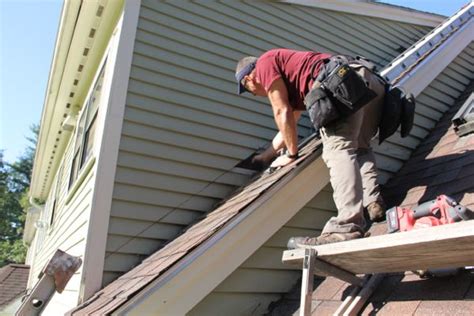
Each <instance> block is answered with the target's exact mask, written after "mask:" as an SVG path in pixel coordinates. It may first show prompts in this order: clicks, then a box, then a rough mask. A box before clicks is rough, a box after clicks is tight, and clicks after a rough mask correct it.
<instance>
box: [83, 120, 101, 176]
mask: <svg viewBox="0 0 474 316" xmlns="http://www.w3.org/2000/svg"><path fill="white" fill-rule="evenodd" d="M96 118H97V115H95V116H94V117H93V118H92V122H91V125H90V126H89V129H88V130H87V131H86V134H85V140H84V151H83V154H82V161H81V168H82V166H83V165H84V163H85V162H86V161H87V160H88V159H89V158H90V156H92V146H94V135H95V126H96V125H97V124H96V121H97V120H96Z"/></svg>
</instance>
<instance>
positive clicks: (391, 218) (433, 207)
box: [387, 195, 474, 233]
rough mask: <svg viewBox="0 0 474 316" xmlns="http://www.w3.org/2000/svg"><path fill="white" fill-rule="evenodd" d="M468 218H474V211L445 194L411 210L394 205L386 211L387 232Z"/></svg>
mask: <svg viewBox="0 0 474 316" xmlns="http://www.w3.org/2000/svg"><path fill="white" fill-rule="evenodd" d="M470 219H474V212H473V211H471V210H470V209H468V208H466V207H464V206H462V205H459V204H458V203H457V202H456V201H455V200H454V199H453V198H450V197H448V196H446V195H439V196H438V197H437V198H436V199H434V200H432V201H428V202H425V203H423V204H420V205H418V206H417V207H416V208H415V209H413V210H412V209H409V208H402V207H398V206H396V207H392V208H391V209H389V210H388V211H387V225H388V232H389V233H394V232H397V231H402V232H403V231H409V230H412V229H418V228H423V227H431V226H439V225H445V224H451V223H455V222H459V221H462V220H470Z"/></svg>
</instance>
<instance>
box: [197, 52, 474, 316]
mask: <svg viewBox="0 0 474 316" xmlns="http://www.w3.org/2000/svg"><path fill="white" fill-rule="evenodd" d="M473 57H474V45H473V44H472V43H471V44H470V45H469V47H467V48H466V49H465V50H464V51H463V52H462V53H461V54H460V55H459V56H458V57H457V58H456V59H455V60H454V61H453V62H452V63H451V64H450V65H448V67H447V68H446V69H445V70H444V71H443V72H442V73H441V74H439V75H438V77H437V78H436V79H435V80H433V82H432V83H431V84H430V85H429V86H428V87H427V88H426V89H425V90H424V91H423V92H422V93H421V94H420V95H419V96H418V97H417V105H416V116H415V124H416V125H415V127H414V129H415V128H416V130H415V131H414V132H412V134H414V135H412V136H410V137H408V138H406V139H402V138H400V137H399V136H398V135H395V136H392V137H391V138H390V140H391V142H390V145H388V142H387V145H385V143H384V145H383V146H380V147H377V146H376V149H375V150H376V152H377V154H376V159H377V162H378V163H379V166H380V165H384V166H385V165H386V166H387V167H386V168H385V169H384V171H383V172H384V174H383V175H382V179H383V178H384V176H385V175H386V176H387V177H388V176H389V173H388V172H387V170H391V171H392V172H396V171H398V169H399V168H400V167H401V165H402V164H403V162H404V161H406V160H408V158H409V157H410V154H411V151H412V150H413V149H414V148H416V146H417V145H418V144H419V143H420V141H421V140H422V139H423V138H424V137H425V136H427V135H428V133H429V131H430V129H432V128H433V127H434V125H435V123H436V122H437V121H438V120H439V119H440V118H441V116H442V115H443V114H444V112H445V111H447V110H448V109H449V108H450V107H451V106H452V105H453V103H454V101H455V100H456V99H457V98H458V97H459V95H460V94H461V93H462V92H463V91H464V89H465V87H466V86H467V84H468V83H469V82H470V81H471V80H473V79H474V75H473V74H474V65H472V63H466V61H467V60H471V61H472V60H473ZM397 134H398V132H397ZM396 144H401V146H397V145H396ZM336 214H337V210H336V207H335V205H334V202H333V199H332V189H331V186H330V185H328V186H327V187H326V188H325V189H324V190H322V191H321V192H320V193H319V194H318V195H317V196H316V197H315V198H314V199H313V200H312V201H311V202H309V203H308V204H307V205H306V206H305V207H304V208H302V209H301V210H300V211H299V212H298V213H297V214H296V215H295V216H294V217H293V218H292V219H291V220H290V221H289V222H288V223H286V224H285V225H284V226H283V227H282V228H281V229H280V230H279V231H278V232H277V233H275V234H274V235H273V236H272V237H271V238H270V239H269V240H268V241H267V242H266V243H265V244H264V245H263V246H262V247H260V248H259V249H258V250H257V251H256V252H255V253H253V254H252V255H251V256H250V257H249V258H248V259H247V260H246V261H245V262H244V263H243V264H242V265H241V266H240V267H239V268H238V269H236V270H235V271H234V272H233V273H232V274H231V275H230V276H229V277H227V278H226V279H225V280H224V281H223V282H222V283H221V284H220V285H218V286H217V287H216V288H215V289H214V291H213V292H212V293H211V294H209V295H208V296H207V297H206V298H205V299H203V300H202V301H201V302H200V303H199V304H198V305H197V306H196V307H195V308H194V309H193V310H191V312H190V313H189V314H190V315H224V314H226V315H261V314H264V313H266V312H267V308H268V306H269V302H271V301H272V298H274V297H275V295H281V294H285V293H287V292H288V291H289V290H290V289H291V288H292V287H293V286H294V285H295V283H296V282H297V281H298V280H299V279H300V278H301V270H300V269H298V270H293V269H292V268H291V267H288V266H286V265H284V264H283V263H282V262H281V257H282V253H283V251H284V250H286V243H287V241H288V239H289V238H290V237H292V236H317V235H319V234H320V233H321V230H322V228H323V226H324V224H325V223H326V221H327V220H328V219H329V218H330V217H331V216H333V215H336ZM239 306H240V307H239ZM250 311H251V312H250Z"/></svg>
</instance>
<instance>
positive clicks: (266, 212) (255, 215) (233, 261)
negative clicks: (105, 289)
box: [114, 150, 329, 315]
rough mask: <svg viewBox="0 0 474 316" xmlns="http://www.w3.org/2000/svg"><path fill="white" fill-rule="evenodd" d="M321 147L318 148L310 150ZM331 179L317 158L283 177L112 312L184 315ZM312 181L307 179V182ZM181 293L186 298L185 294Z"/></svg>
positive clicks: (320, 159) (117, 313)
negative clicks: (292, 173)
mask: <svg viewBox="0 0 474 316" xmlns="http://www.w3.org/2000/svg"><path fill="white" fill-rule="evenodd" d="M319 153H320V150H318V151H317V153H315V154H314V155H317V154H319ZM328 182H329V174H328V170H327V168H326V166H325V164H324V162H323V161H322V158H320V157H319V158H317V159H315V160H313V161H311V162H308V164H307V165H306V167H303V168H301V169H300V170H299V171H297V172H295V174H294V175H293V177H292V178H291V179H289V180H288V181H281V182H280V183H278V184H277V185H276V186H275V187H273V188H271V189H270V190H269V192H267V193H266V194H265V195H263V196H262V197H261V198H259V200H257V201H256V202H254V203H253V204H252V205H251V206H250V207H249V208H247V209H246V210H244V211H243V212H242V213H241V214H239V215H238V216H237V217H236V218H235V219H233V220H232V221H231V222H229V223H228V224H227V225H226V226H224V228H223V229H221V230H220V231H218V232H217V233H216V234H215V235H214V236H212V237H211V238H210V239H209V240H207V241H206V242H204V243H203V244H202V245H201V246H199V247H198V248H197V249H196V250H194V251H193V252H192V253H191V254H189V255H188V256H186V258H185V259H184V260H183V261H181V262H179V263H178V264H176V265H175V266H173V267H172V268H170V269H169V270H168V271H167V272H165V273H164V274H163V275H162V276H161V277H159V278H158V279H157V280H156V281H154V282H153V283H152V284H150V285H149V286H148V287H146V288H145V289H143V290H142V291H140V293H138V294H137V295H135V296H134V297H133V298H131V299H130V300H129V301H128V302H127V303H126V304H125V305H124V306H122V307H121V308H120V309H119V310H117V311H116V312H115V313H114V315H149V314H153V315H184V314H186V313H187V312H189V311H190V310H191V309H192V308H193V307H194V306H195V305H196V304H197V303H198V302H200V301H201V300H202V299H203V298H204V297H205V296H206V295H208V294H209V293H210V292H211V291H212V290H213V289H214V288H215V287H216V286H217V285H219V284H220V283H221V282H222V280H224V279H225V278H226V277H227V276H229V275H230V274H231V273H232V272H233V271H235V269H237V268H238V267H239V266H240V265H241V264H242V263H243V262H244V261H245V260H246V259H247V258H248V257H249V256H250V255H251V254H252V253H254V252H255V251H256V250H257V249H258V248H259V247H261V246H262V245H263V244H264V243H265V242H266V241H267V240H268V239H269V238H270V237H271V236H272V235H273V234H275V233H276V232H277V231H278V230H279V229H280V228H281V227H282V226H283V225H284V224H285V223H286V222H288V220H290V219H291V218H292V217H293V216H294V215H295V214H296V213H297V212H298V211H299V210H300V209H301V208H302V207H303V206H304V205H305V204H306V203H307V202H308V201H310V200H311V199H312V198H313V197H314V196H315V195H316V194H317V193H318V192H319V191H321V189H323V188H324V187H325V186H326V185H327V183H328ZM308 183H311V185H308ZM183 293H186V299H185V300H183V297H182V295H183Z"/></svg>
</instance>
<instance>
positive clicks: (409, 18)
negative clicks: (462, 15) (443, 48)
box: [280, 0, 446, 27]
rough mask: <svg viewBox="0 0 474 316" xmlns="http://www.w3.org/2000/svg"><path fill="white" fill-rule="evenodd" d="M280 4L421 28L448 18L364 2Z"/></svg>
mask: <svg viewBox="0 0 474 316" xmlns="http://www.w3.org/2000/svg"><path fill="white" fill-rule="evenodd" d="M280 2H283V3H289V4H297V5H303V6H309V7H314V8H320V9H326V10H333V11H339V12H345V13H352V14H357V15H365V16H370V17H376V18H382V19H387V20H393V21H397V22H404V23H410V24H416V25H421V26H431V27H435V26H437V25H438V24H440V23H441V22H443V20H445V19H446V16H443V15H438V14H434V13H428V12H423V11H418V10H415V9H409V8H403V7H398V6H392V5H389V4H385V3H379V2H369V1H363V0H358V1H348V0H318V1H315V0H280Z"/></svg>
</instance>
